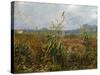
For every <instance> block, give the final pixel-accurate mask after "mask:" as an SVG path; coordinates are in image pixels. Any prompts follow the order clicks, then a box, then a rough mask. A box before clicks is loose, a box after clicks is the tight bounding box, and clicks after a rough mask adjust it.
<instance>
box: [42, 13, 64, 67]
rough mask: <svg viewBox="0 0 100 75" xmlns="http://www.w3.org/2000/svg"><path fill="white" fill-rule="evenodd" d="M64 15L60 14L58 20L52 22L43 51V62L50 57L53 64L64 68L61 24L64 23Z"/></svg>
mask: <svg viewBox="0 0 100 75" xmlns="http://www.w3.org/2000/svg"><path fill="white" fill-rule="evenodd" d="M64 14H65V12H62V14H61V16H60V18H59V19H56V21H54V22H52V25H51V27H50V31H51V32H50V33H49V34H48V42H47V43H46V44H45V47H44V48H43V50H44V61H45V60H46V58H48V57H49V56H50V58H51V61H52V63H53V64H59V65H61V66H60V67H61V68H63V66H64V58H65V55H66V54H65V47H64V45H63V40H62V39H63V31H62V28H63V22H64V19H65V17H64Z"/></svg>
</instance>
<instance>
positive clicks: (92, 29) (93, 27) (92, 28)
mask: <svg viewBox="0 0 100 75" xmlns="http://www.w3.org/2000/svg"><path fill="white" fill-rule="evenodd" d="M83 27H84V28H85V29H86V30H88V32H89V33H96V32H97V26H96V25H88V24H85V25H83ZM15 31H23V32H37V31H38V32H46V31H51V30H48V29H47V28H41V29H39V30H32V29H31V30H27V29H19V30H15ZM64 32H65V34H66V35H67V34H79V33H80V29H79V28H77V29H74V30H64Z"/></svg>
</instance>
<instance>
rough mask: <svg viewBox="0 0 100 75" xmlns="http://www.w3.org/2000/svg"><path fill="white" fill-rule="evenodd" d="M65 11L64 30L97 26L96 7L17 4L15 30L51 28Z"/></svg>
mask: <svg viewBox="0 0 100 75" xmlns="http://www.w3.org/2000/svg"><path fill="white" fill-rule="evenodd" d="M63 11H65V24H64V30H70V29H75V28H78V27H79V25H80V24H85V23H87V24H90V25H93V24H96V20H97V7H96V6H81V5H67V4H66V5H65V4H45V3H31V2H15V12H14V13H15V15H14V16H15V19H14V20H15V29H34V28H35V27H36V26H38V27H39V28H43V27H49V25H50V24H51V22H52V21H54V20H55V19H56V18H57V17H58V16H59V14H61V12H63Z"/></svg>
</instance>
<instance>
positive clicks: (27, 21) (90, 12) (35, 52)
mask: <svg viewBox="0 0 100 75" xmlns="http://www.w3.org/2000/svg"><path fill="white" fill-rule="evenodd" d="M96 68H97V6H88V5H73V4H56V3H55V4H54V3H38V2H23V1H15V2H12V3H11V72H12V73H32V72H53V71H69V70H84V69H96Z"/></svg>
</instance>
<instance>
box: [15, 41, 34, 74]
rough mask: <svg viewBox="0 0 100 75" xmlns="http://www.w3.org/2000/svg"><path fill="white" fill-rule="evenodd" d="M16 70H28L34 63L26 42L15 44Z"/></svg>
mask: <svg viewBox="0 0 100 75" xmlns="http://www.w3.org/2000/svg"><path fill="white" fill-rule="evenodd" d="M14 48H15V49H14V64H15V65H14V70H15V72H27V71H26V70H27V68H30V67H31V65H32V63H33V56H32V53H31V51H30V50H29V48H28V46H27V44H26V43H25V42H21V43H19V44H17V45H16V44H15V46H14Z"/></svg>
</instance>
